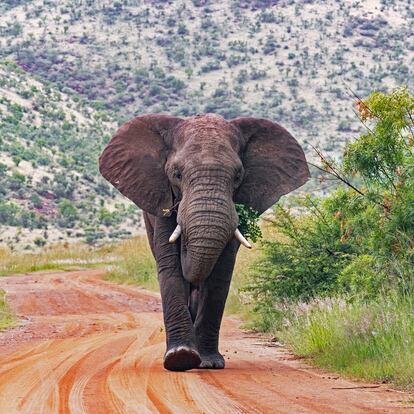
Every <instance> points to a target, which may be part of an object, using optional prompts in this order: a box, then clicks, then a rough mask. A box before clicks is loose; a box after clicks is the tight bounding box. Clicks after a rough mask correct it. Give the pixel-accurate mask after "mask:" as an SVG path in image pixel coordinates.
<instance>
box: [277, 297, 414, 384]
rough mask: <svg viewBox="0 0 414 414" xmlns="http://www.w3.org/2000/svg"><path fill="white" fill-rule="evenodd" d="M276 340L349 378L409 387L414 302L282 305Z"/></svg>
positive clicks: (413, 378) (413, 376) (413, 375)
mask: <svg viewBox="0 0 414 414" xmlns="http://www.w3.org/2000/svg"><path fill="white" fill-rule="evenodd" d="M284 313H285V315H286V318H285V320H284V323H283V326H282V327H281V328H280V327H279V329H278V330H277V333H276V334H277V336H278V337H279V338H281V339H282V340H283V341H284V342H285V343H286V344H288V345H289V346H290V347H291V348H292V350H293V351H294V352H295V354H297V355H300V356H304V357H307V358H309V359H310V361H312V362H313V363H314V364H316V365H318V366H320V367H323V368H327V369H330V370H334V371H336V372H340V373H342V374H345V375H346V376H349V377H351V378H357V379H362V380H367V381H380V382H382V381H386V382H392V383H393V384H395V385H397V386H401V387H403V388H406V389H410V390H413V389H414V358H413V355H414V298H411V297H406V296H405V297H403V296H398V295H396V296H394V297H387V298H382V299H378V300H377V301H375V302H364V301H354V302H353V303H347V302H346V301H345V300H343V299H330V300H319V301H314V302H313V303H311V304H308V305H304V304H302V305H300V304H296V305H291V306H286V308H285V310H284Z"/></svg>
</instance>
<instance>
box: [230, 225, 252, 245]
mask: <svg viewBox="0 0 414 414" xmlns="http://www.w3.org/2000/svg"><path fill="white" fill-rule="evenodd" d="M234 235H235V237H236V239H237V240H238V241H239V242H240V243H241V244H242V245H243V246H245V247H247V248H248V249H251V248H252V245H251V244H250V243H249V242H248V241H247V240H246V239H245V238H244V236H243V234H241V232H240V230H239V229H236V231H235V232H234Z"/></svg>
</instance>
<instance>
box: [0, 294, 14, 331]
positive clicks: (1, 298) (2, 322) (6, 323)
mask: <svg viewBox="0 0 414 414" xmlns="http://www.w3.org/2000/svg"><path fill="white" fill-rule="evenodd" d="M5 296H6V293H5V292H4V290H0V331H1V330H2V329H5V328H8V327H10V326H13V325H15V324H16V318H15V316H14V315H13V313H12V312H11V310H10V309H9V307H8V306H7V303H6V298H5Z"/></svg>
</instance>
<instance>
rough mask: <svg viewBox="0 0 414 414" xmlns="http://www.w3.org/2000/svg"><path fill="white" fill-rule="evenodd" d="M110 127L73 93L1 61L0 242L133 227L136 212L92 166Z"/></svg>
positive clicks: (100, 234) (79, 236)
mask: <svg viewBox="0 0 414 414" xmlns="http://www.w3.org/2000/svg"><path fill="white" fill-rule="evenodd" d="M114 126H115V123H114V121H113V120H112V119H111V118H110V117H109V116H108V115H106V114H105V113H104V112H99V111H96V110H93V109H92V108H90V107H88V106H86V105H85V104H84V103H82V102H81V101H80V100H79V98H78V97H77V96H71V95H66V94H64V93H61V92H59V91H58V90H56V89H53V87H52V86H51V85H49V84H48V83H45V82H39V81H38V80H35V79H33V78H32V77H31V76H29V75H28V74H27V73H26V72H25V71H23V70H22V69H19V68H18V67H16V65H15V64H14V63H10V62H6V63H4V64H1V65H0V160H1V161H0V223H1V236H0V243H4V244H7V245H8V246H9V247H11V248H14V247H15V246H16V245H18V246H19V247H23V248H24V247H26V248H29V247H33V245H37V246H43V245H44V244H46V243H53V242H57V241H62V240H72V241H74V240H82V241H87V242H88V243H93V242H96V241H103V240H107V239H108V238H109V239H111V238H119V237H123V236H127V235H130V234H131V231H132V233H136V232H137V230H138V228H137V227H138V225H137V224H139V212H137V211H136V210H135V209H133V208H131V207H129V204H127V203H126V201H125V199H124V198H123V197H121V196H120V195H118V193H117V192H116V191H115V190H113V189H112V188H110V187H109V185H108V184H106V183H105V182H104V180H103V179H102V178H100V177H99V174H98V171H97V161H96V157H97V154H98V153H99V151H100V149H101V148H102V146H103V144H104V142H105V141H106V140H107V139H108V138H109V135H110V133H111V132H112V131H113V130H114Z"/></svg>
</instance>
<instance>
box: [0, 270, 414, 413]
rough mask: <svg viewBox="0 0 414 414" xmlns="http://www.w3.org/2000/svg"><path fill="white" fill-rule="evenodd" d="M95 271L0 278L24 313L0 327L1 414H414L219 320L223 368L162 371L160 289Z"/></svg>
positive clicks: (399, 396)
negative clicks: (16, 322)
mask: <svg viewBox="0 0 414 414" xmlns="http://www.w3.org/2000/svg"><path fill="white" fill-rule="evenodd" d="M102 275H103V270H82V271H75V272H67V273H65V272H59V273H37V274H31V275H27V276H16V277H14V276H13V277H4V278H0V288H1V289H4V290H5V291H6V292H7V298H8V301H9V303H10V305H11V307H12V308H13V309H14V310H15V312H16V313H17V314H18V315H19V316H21V317H23V318H24V320H25V321H24V324H23V325H22V326H20V327H18V328H14V329H11V330H9V331H7V332H3V333H0V414H52V413H53V414H55V413H56V414H63V413H65V414H66V413H72V414H81V413H88V414H112V413H117V414H118V413H120V414H143V413H183V414H187V413H214V414H218V413H223V414H224V413H226V414H229V413H249V414H250V413H272V414H273V413H294V414H296V413H329V414H334V413H346V414H353V413H410V412H413V413H414V408H413V406H412V405H411V406H410V405H409V403H408V402H407V401H408V399H410V396H409V395H407V394H404V393H399V392H396V391H390V390H387V388H386V387H385V386H381V387H379V388H355V389H351V388H352V387H361V384H359V385H358V384H354V383H351V382H349V381H345V380H342V379H338V378H337V376H335V375H332V374H327V373H324V372H322V371H321V370H317V369H314V368H311V367H309V366H305V365H303V364H302V363H301V362H299V361H297V360H295V359H294V358H292V356H291V355H290V354H288V353H287V352H286V351H285V350H283V349H282V348H276V347H269V346H266V345H265V341H264V340H263V339H262V338H261V337H260V336H259V335H255V334H251V333H245V332H243V331H241V330H240V329H238V323H237V322H236V321H234V320H230V319H226V320H225V322H224V326H223V329H222V332H223V335H222V340H221V351H222V352H224V354H225V358H226V363H227V368H226V369H225V370H219V371H203V370H192V371H188V372H185V373H174V372H168V371H165V370H164V369H163V368H162V356H163V352H164V332H163V328H162V315H161V312H160V301H159V298H158V295H156V294H153V293H149V292H146V291H143V290H141V289H138V288H132V287H124V286H118V285H113V284H110V283H107V282H104V281H102V280H101V276H102Z"/></svg>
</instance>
